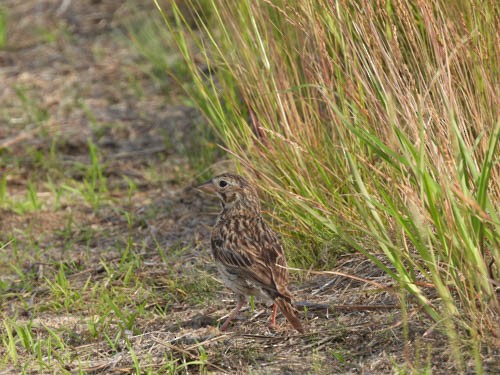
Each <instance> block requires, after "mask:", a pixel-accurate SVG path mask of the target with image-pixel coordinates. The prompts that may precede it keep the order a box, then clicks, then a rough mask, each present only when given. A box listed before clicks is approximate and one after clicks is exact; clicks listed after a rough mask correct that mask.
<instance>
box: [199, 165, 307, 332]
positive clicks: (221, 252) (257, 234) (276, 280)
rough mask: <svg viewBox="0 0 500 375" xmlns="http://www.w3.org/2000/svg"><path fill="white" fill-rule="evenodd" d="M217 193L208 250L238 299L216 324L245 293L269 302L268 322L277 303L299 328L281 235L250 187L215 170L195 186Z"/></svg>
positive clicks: (241, 303) (239, 304)
mask: <svg viewBox="0 0 500 375" xmlns="http://www.w3.org/2000/svg"><path fill="white" fill-rule="evenodd" d="M197 189H198V190H201V191H203V192H206V193H211V194H216V195H217V196H218V197H219V199H220V202H221V206H222V211H221V212H220V213H219V215H218V217H217V220H216V223H215V225H214V227H213V228H212V233H211V241H210V242H211V247H212V255H213V258H214V260H215V264H216V265H217V268H218V271H219V273H220V276H221V278H222V280H223V282H224V284H225V285H226V286H227V287H228V288H229V289H231V290H232V291H233V292H234V293H235V294H236V296H237V305H236V307H235V308H234V310H232V311H231V313H230V314H229V316H228V317H227V319H226V320H225V322H224V323H223V324H222V326H221V331H226V330H227V327H228V325H229V323H230V322H231V320H233V319H234V318H235V317H236V315H237V314H238V313H239V311H240V310H241V308H242V307H243V306H244V305H245V304H246V303H247V299H248V297H249V296H255V297H257V298H262V297H263V299H264V300H265V301H267V302H272V303H273V311H272V315H271V319H270V323H269V326H270V327H271V328H275V327H276V313H277V308H278V307H279V309H280V310H281V312H282V313H283V314H284V315H285V317H286V319H287V320H288V321H289V322H290V324H291V325H292V326H293V327H294V328H295V329H296V330H297V331H299V332H300V333H304V332H305V329H304V326H303V325H302V322H301V321H300V319H299V317H298V316H297V311H296V310H295V308H294V307H293V304H292V296H291V294H290V291H289V290H288V287H287V285H288V270H287V262H286V258H285V251H284V247H283V244H282V242H281V239H280V237H279V236H278V234H276V232H274V231H273V230H272V229H271V227H269V225H268V224H267V223H266V222H265V221H264V219H263V217H262V212H261V205H260V200H259V197H258V194H257V190H256V189H255V187H254V186H253V185H252V184H251V183H249V182H248V181H247V180H246V179H245V178H244V177H242V176H240V175H236V174H232V173H224V174H221V175H218V176H216V177H214V178H212V179H211V180H209V181H207V182H205V183H203V184H201V185H199V186H197Z"/></svg>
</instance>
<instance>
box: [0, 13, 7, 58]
mask: <svg viewBox="0 0 500 375" xmlns="http://www.w3.org/2000/svg"><path fill="white" fill-rule="evenodd" d="M7 20H8V18H7V10H6V9H4V8H0V49H3V48H5V47H6V46H7Z"/></svg>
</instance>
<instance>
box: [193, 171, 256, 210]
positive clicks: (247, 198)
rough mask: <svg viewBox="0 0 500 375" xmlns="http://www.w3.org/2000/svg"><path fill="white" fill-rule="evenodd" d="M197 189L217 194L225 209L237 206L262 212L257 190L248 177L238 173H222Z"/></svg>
mask: <svg viewBox="0 0 500 375" xmlns="http://www.w3.org/2000/svg"><path fill="white" fill-rule="evenodd" d="M197 189H198V190H201V191H204V192H206V193H211V194H216V195H217V196H218V197H219V199H220V200H221V202H222V207H223V208H224V209H231V208H236V209H246V210H250V211H256V212H257V213H259V212H260V203H259V197H258V195H257V191H256V190H255V188H254V187H253V186H252V185H251V184H250V183H249V182H248V181H247V180H246V179H244V178H243V177H241V176H238V175H236V174H231V173H224V174H221V175H219V176H216V177H214V178H212V179H211V180H210V181H207V182H205V183H204V184H201V185H199V186H197Z"/></svg>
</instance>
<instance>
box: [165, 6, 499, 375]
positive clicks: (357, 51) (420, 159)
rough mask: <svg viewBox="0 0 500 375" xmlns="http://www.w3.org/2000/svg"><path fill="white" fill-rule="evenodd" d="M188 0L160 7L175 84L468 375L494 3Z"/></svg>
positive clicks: (485, 232) (227, 143)
mask: <svg viewBox="0 0 500 375" xmlns="http://www.w3.org/2000/svg"><path fill="white" fill-rule="evenodd" d="M187 3H188V4H190V2H189V1H187ZM191 5H192V7H191V8H189V7H185V6H184V7H183V8H182V9H181V8H180V7H179V6H178V3H177V2H171V8H169V9H171V13H169V14H166V13H165V12H163V15H164V18H165V20H166V24H167V26H168V28H169V29H170V31H171V33H172V35H174V37H175V41H176V43H177V46H178V48H179V51H180V52H181V53H182V55H183V57H184V59H185V61H186V66H187V68H188V69H189V72H190V75H191V78H192V85H189V86H187V88H188V89H189V92H190V94H191V97H192V98H193V100H194V102H195V103H196V105H197V106H198V107H199V108H200V109H201V110H202V111H203V113H204V114H205V115H206V117H207V118H208V119H209V120H210V122H211V124H212V125H213V127H214V129H216V131H217V133H218V135H219V137H220V138H221V140H222V143H223V145H224V147H225V148H227V150H228V151H229V152H230V153H231V154H232V155H233V156H234V158H235V159H236V160H238V161H239V163H240V165H242V166H243V167H244V169H246V170H247V171H249V172H250V173H251V174H252V175H253V177H254V178H255V179H256V180H257V181H258V183H259V185H260V186H261V187H262V190H264V191H267V192H268V193H269V195H270V196H272V198H273V199H274V201H275V202H276V207H277V212H276V216H280V217H281V218H283V219H284V223H285V224H286V225H287V226H288V229H289V231H290V232H298V233H300V234H301V235H302V236H304V235H305V236H308V237H309V238H310V239H312V240H313V241H315V242H316V243H319V244H324V243H327V244H328V243H330V242H331V241H332V238H333V239H335V241H339V240H341V241H343V242H345V243H348V244H349V245H350V246H352V247H354V248H355V249H357V250H358V251H361V252H363V253H365V254H366V255H367V256H369V257H372V255H371V254H372V252H373V249H376V250H377V251H379V252H382V253H383V254H385V256H386V258H387V260H388V261H389V262H390V266H386V265H385V263H382V262H379V261H377V258H374V257H372V259H373V260H375V261H376V262H377V263H378V264H379V266H380V267H382V268H383V269H384V270H385V271H386V272H388V273H389V274H390V275H391V276H392V277H393V278H394V279H395V280H396V281H397V282H398V284H399V285H400V286H401V288H402V289H403V290H406V291H407V292H410V293H411V294H412V295H413V296H414V297H415V298H416V299H417V300H418V301H419V303H420V304H421V305H422V308H423V310H425V311H426V313H427V314H428V315H429V316H430V317H432V319H433V320H435V321H436V323H437V325H438V327H440V328H442V330H443V331H444V332H445V333H446V335H447V337H448V339H449V343H450V348H451V351H452V354H453V355H452V356H453V358H454V359H455V361H456V363H457V366H458V367H459V368H463V366H464V363H465V360H466V357H464V355H463V353H464V351H463V346H466V347H467V348H468V349H469V350H468V353H470V355H471V358H473V359H474V361H475V368H476V370H477V372H482V360H481V353H482V348H483V347H484V346H485V345H486V346H489V347H492V346H494V345H495V340H497V339H498V337H496V336H495V334H496V333H495V326H496V324H497V322H496V320H497V319H498V316H497V314H496V313H495V311H498V308H499V301H498V295H497V294H496V290H495V284H494V281H493V280H495V279H496V280H498V278H499V276H500V275H499V269H500V268H499V267H500V255H499V251H498V249H499V244H500V218H499V211H498V208H499V207H500V204H499V201H500V199H499V198H500V178H499V177H500V176H499V171H500V170H499V169H498V162H499V160H498V155H499V154H498V143H499V140H500V116H499V112H498V108H499V106H498V104H499V103H498V97H499V95H498V94H499V93H498V85H496V84H495V82H498V78H499V77H498V66H499V61H498V56H499V50H498V43H497V42H496V41H495V36H496V35H497V31H496V25H497V23H496V22H495V21H494V19H495V15H496V14H497V12H498V8H497V6H496V5H495V3H494V2H493V1H486V2H479V1H472V2H459V3H453V4H452V3H450V2H445V1H438V2H431V1H423V2H387V3H386V4H385V6H380V4H379V3H378V2H377V1H365V2H362V3H360V4H358V3H356V4H353V3H351V2H347V1H339V2H334V3H333V2H330V1H326V0H324V1H323V0H321V1H309V0H307V1H292V2H290V1H280V0H276V1H264V2H251V1H242V2H232V3H227V2H224V1H218V0H212V1H207V2H204V6H203V7H200V6H195V5H194V3H193V4H191ZM159 7H160V6H159ZM186 9H191V11H189V10H188V11H186ZM169 11H170V10H169ZM208 15H209V16H208ZM200 60H201V61H202V63H200ZM206 67H208V69H207V68H206ZM295 258H297V259H302V260H308V261H309V262H315V261H316V262H319V259H317V258H315V257H314V256H309V257H308V256H307V254H306V255H305V256H304V254H299V255H296V256H295ZM422 285H426V287H423V286H422ZM429 287H430V288H431V289H433V290H435V292H436V293H437V295H438V296H439V298H438V299H432V300H431V299H430V298H429V296H428V294H429V293H428V290H427V288H429Z"/></svg>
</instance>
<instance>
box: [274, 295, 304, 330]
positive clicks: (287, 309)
mask: <svg viewBox="0 0 500 375" xmlns="http://www.w3.org/2000/svg"><path fill="white" fill-rule="evenodd" d="M274 302H275V303H276V304H277V305H278V307H279V308H280V310H281V311H282V312H283V315H285V317H286V319H287V320H288V321H289V322H290V324H291V325H292V326H293V328H295V329H296V330H297V331H299V332H300V333H304V332H305V330H304V326H303V325H302V323H301V321H300V319H299V317H298V316H297V311H296V310H295V308H294V307H293V306H292V304H291V303H290V301H289V300H287V299H285V298H283V297H276V298H275V300H274Z"/></svg>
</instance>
